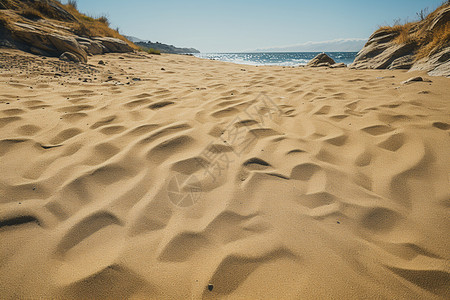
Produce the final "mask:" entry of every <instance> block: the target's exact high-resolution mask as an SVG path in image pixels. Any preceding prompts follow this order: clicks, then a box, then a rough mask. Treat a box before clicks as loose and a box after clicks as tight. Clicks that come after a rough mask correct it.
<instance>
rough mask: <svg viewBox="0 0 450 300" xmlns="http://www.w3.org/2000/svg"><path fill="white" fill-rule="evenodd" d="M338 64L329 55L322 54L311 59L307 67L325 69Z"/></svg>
mask: <svg viewBox="0 0 450 300" xmlns="http://www.w3.org/2000/svg"><path fill="white" fill-rule="evenodd" d="M335 63H336V62H335V61H334V60H333V59H332V58H331V57H329V56H328V55H326V54H325V53H320V54H318V55H316V57H314V58H313V59H311V60H310V61H309V62H308V63H307V64H306V66H307V67H323V66H328V67H329V66H330V65H334V64H335Z"/></svg>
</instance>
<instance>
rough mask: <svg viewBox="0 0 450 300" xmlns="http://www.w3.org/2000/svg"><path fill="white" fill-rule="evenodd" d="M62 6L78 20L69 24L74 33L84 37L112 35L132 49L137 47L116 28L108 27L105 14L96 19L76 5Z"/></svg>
mask: <svg viewBox="0 0 450 300" xmlns="http://www.w3.org/2000/svg"><path fill="white" fill-rule="evenodd" d="M64 8H65V9H66V10H67V11H68V12H70V13H71V14H72V15H73V16H75V18H76V19H77V20H78V23H74V24H72V26H71V28H72V29H73V31H74V33H76V34H78V35H81V36H85V37H94V36H106V37H113V38H116V39H120V40H122V41H125V42H126V43H127V44H128V45H130V46H131V47H132V48H133V49H138V47H137V46H136V45H135V44H133V43H132V42H130V41H129V40H127V39H126V38H125V37H123V36H122V35H121V34H119V32H117V31H116V30H114V29H112V28H110V27H109V25H110V23H109V20H108V18H107V17H106V16H101V17H99V18H97V19H96V18H93V17H91V16H87V15H85V14H82V13H80V12H79V11H78V10H77V9H76V7H74V6H73V5H72V4H66V5H64Z"/></svg>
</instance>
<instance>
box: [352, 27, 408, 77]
mask: <svg viewBox="0 0 450 300" xmlns="http://www.w3.org/2000/svg"><path fill="white" fill-rule="evenodd" d="M388 36H389V38H392V39H393V38H395V36H394V37H392V35H390V34H389V35H388ZM382 37H383V36H378V37H377V39H380V40H382V41H383V42H374V41H372V40H371V39H369V42H367V44H366V46H364V48H363V49H361V51H359V53H358V55H357V56H356V58H355V61H354V62H353V63H352V64H351V65H350V67H351V68H355V69H391V68H392V69H398V66H400V65H405V64H406V63H407V62H406V61H400V60H399V61H397V62H396V63H395V64H393V63H394V61H396V60H397V59H399V58H401V57H404V56H408V57H410V56H413V54H414V51H415V49H416V44H414V43H410V44H396V43H393V42H392V40H389V39H381V38H382Z"/></svg>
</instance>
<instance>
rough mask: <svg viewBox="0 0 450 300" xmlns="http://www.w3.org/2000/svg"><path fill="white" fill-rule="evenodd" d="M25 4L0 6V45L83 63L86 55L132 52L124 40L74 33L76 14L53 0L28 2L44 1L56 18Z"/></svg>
mask: <svg viewBox="0 0 450 300" xmlns="http://www.w3.org/2000/svg"><path fill="white" fill-rule="evenodd" d="M27 3H28V2H27V1H22V2H21V3H19V4H17V5H22V6H20V7H18V8H16V7H15V6H12V7H5V5H3V6H2V8H3V9H0V46H3V47H9V48H17V49H20V50H24V51H27V52H31V53H34V54H38V55H43V56H53V57H60V58H61V59H63V60H70V61H74V62H84V63H85V62H87V58H88V56H89V55H96V54H103V53H110V52H120V53H123V52H131V51H133V48H132V47H131V46H130V45H129V44H128V43H127V42H125V41H123V40H120V39H117V38H113V37H103V36H102V37H89V36H80V35H78V34H76V30H74V27H75V26H74V24H79V23H77V20H76V17H75V16H74V15H72V14H71V13H70V12H68V11H66V10H65V9H64V7H63V6H62V5H61V4H59V3H56V2H55V1H53V0H34V1H32V2H30V3H34V4H36V3H42V5H44V4H45V9H46V10H47V11H46V13H47V14H48V15H50V16H53V17H54V16H56V17H57V18H59V19H58V20H55V19H52V18H51V17H44V16H43V15H44V12H42V13H41V12H40V11H36V10H33V9H32V8H28V7H27V6H26V5H27ZM29 5H31V4H29ZM30 7H31V6H30ZM37 7H40V6H37ZM4 8H8V9H4ZM26 9H29V10H26ZM48 10H50V12H49V11H48ZM80 26H82V24H81V23H80Z"/></svg>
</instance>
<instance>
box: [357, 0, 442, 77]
mask: <svg viewBox="0 0 450 300" xmlns="http://www.w3.org/2000/svg"><path fill="white" fill-rule="evenodd" d="M351 67H353V68H357V69H407V70H411V71H413V70H416V71H417V70H423V71H427V72H428V74H429V75H433V76H450V2H449V1H447V2H446V3H445V4H443V5H441V6H440V7H439V8H437V9H436V10H435V11H434V12H432V13H430V14H429V15H428V16H426V17H425V16H424V18H423V20H420V21H417V22H411V23H406V24H403V25H395V26H385V27H381V28H380V29H378V30H377V31H375V32H374V33H373V34H372V35H371V36H370V38H369V40H368V42H367V43H366V45H365V46H364V48H363V49H362V50H361V51H360V52H359V53H358V55H357V57H356V58H355V61H354V63H353V64H352V65H351Z"/></svg>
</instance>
